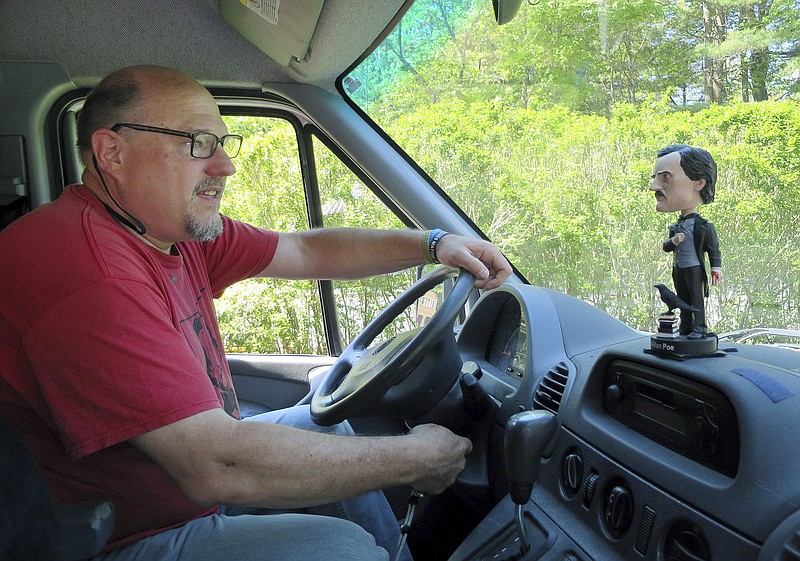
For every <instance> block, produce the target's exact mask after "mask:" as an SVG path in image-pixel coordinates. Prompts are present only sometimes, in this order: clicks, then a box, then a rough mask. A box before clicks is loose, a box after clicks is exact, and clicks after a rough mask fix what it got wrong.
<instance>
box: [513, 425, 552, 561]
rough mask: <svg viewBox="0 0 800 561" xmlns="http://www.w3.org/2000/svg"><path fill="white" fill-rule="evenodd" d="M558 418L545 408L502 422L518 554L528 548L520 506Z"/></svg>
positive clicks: (537, 474)
mask: <svg viewBox="0 0 800 561" xmlns="http://www.w3.org/2000/svg"><path fill="white" fill-rule="evenodd" d="M557 426H558V422H557V421H556V418H555V415H553V414H552V413H551V412H549V411H522V412H520V413H517V414H516V415H514V416H512V417H511V418H510V419H509V420H508V422H507V423H506V434H505V454H506V476H507V477H508V484H509V487H510V490H511V500H512V501H514V503H515V504H516V506H517V532H518V533H519V539H520V552H519V556H520V557H522V556H523V555H525V553H527V551H528V549H529V548H530V544H529V543H528V538H527V535H526V533H525V524H524V520H523V518H522V507H523V505H525V504H526V503H527V502H528V501H529V500H530V498H531V492H532V491H533V484H534V483H535V482H536V479H537V478H538V477H539V464H540V462H541V460H542V454H543V453H544V448H545V446H547V443H548V442H550V439H551V438H553V435H554V434H555V432H556V427H557Z"/></svg>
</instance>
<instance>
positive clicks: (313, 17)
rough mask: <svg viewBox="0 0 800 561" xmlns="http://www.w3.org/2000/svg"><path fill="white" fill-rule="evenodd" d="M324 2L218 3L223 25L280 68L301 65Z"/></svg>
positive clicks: (262, 0) (228, 0)
mask: <svg viewBox="0 0 800 561" xmlns="http://www.w3.org/2000/svg"><path fill="white" fill-rule="evenodd" d="M323 2H324V0H284V1H283V2H281V0H221V2H220V7H221V11H222V17H223V18H225V21H227V22H228V24H229V25H230V26H231V27H233V28H234V29H235V30H236V31H238V32H239V33H240V34H241V35H242V36H243V37H244V38H245V39H247V40H248V41H250V42H251V43H252V44H253V45H255V46H256V47H258V48H259V49H260V50H261V51H263V52H264V53H265V54H266V55H267V56H269V57H270V58H271V59H273V60H274V61H276V62H277V63H279V64H282V65H283V66H289V64H290V63H291V62H292V61H293V60H295V59H296V60H298V61H302V60H303V58H304V57H305V56H306V53H307V52H308V45H309V43H310V42H311V37H312V36H313V35H314V29H316V27H317V21H318V20H319V14H320V12H321V11H322V4H323Z"/></svg>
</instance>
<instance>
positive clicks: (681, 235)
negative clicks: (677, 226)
mask: <svg viewBox="0 0 800 561" xmlns="http://www.w3.org/2000/svg"><path fill="white" fill-rule="evenodd" d="M685 237H686V234H684V233H683V232H678V233H677V234H675V235H674V236H672V243H674V244H675V245H680V244H681V242H682V241H683V238H685Z"/></svg>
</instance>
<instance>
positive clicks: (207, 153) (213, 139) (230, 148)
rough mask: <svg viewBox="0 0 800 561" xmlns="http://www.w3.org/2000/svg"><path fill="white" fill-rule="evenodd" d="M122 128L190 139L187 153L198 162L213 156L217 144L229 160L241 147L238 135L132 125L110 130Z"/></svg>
mask: <svg viewBox="0 0 800 561" xmlns="http://www.w3.org/2000/svg"><path fill="white" fill-rule="evenodd" d="M122 127H125V128H129V129H133V130H136V131H144V132H157V133H161V134H169V135H172V136H182V137H184V138H191V139H192V147H191V149H190V151H189V153H190V154H191V155H192V158H198V159H200V160H205V159H207V158H210V157H211V156H213V155H214V151H216V149H217V145H218V144H221V145H222V149H223V150H225V153H226V154H227V155H228V157H229V158H235V157H236V156H237V155H238V154H239V149H240V148H241V147H242V136H241V135H238V134H226V135H225V136H223V137H221V138H220V137H219V136H217V135H216V134H213V133H210V132H184V131H176V130H172V129H162V128H161V127H150V126H147V125H137V124H134V123H117V124H116V125H114V126H113V127H111V130H112V131H114V132H117V131H118V130H119V129H121V128H122Z"/></svg>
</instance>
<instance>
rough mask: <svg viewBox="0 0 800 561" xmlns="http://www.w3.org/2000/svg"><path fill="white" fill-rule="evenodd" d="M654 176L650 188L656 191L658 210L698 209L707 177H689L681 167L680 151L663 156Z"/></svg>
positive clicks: (685, 210) (689, 210)
mask: <svg viewBox="0 0 800 561" xmlns="http://www.w3.org/2000/svg"><path fill="white" fill-rule="evenodd" d="M652 178H653V180H652V181H651V182H650V190H651V191H653V192H654V193H655V196H656V210H657V211H658V212H680V213H681V214H685V213H687V212H691V211H694V210H696V209H697V207H698V206H700V204H701V203H702V202H703V200H702V198H701V197H700V191H701V190H702V189H703V187H704V186H705V183H706V182H705V179H696V180H692V179H689V178H688V177H687V176H686V173H684V171H683V168H682V167H681V155H680V154H679V153H678V152H672V153H670V154H667V155H665V156H661V157H660V158H659V159H658V161H657V162H656V165H655V168H653V175H652Z"/></svg>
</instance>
